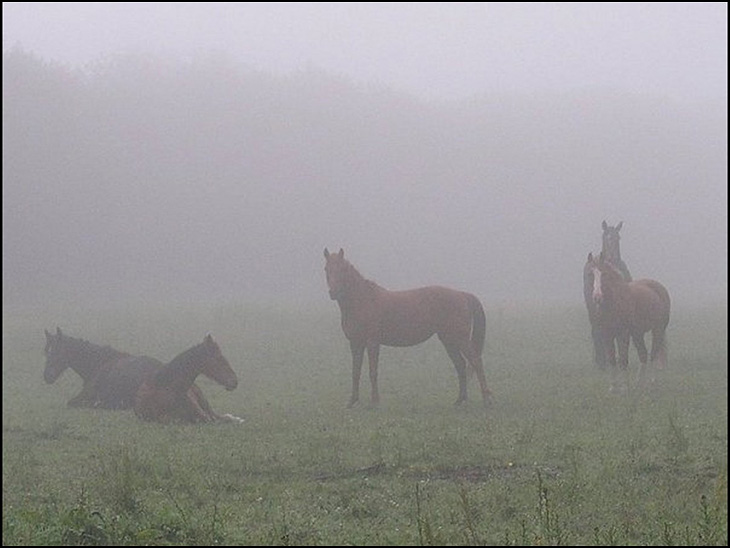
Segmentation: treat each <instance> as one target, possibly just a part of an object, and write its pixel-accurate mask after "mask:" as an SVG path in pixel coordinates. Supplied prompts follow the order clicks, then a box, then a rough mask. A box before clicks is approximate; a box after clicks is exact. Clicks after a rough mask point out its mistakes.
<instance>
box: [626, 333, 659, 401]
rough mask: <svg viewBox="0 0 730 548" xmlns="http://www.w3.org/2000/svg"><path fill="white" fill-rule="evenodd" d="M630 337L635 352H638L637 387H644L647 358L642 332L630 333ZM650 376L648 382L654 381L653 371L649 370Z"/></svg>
mask: <svg viewBox="0 0 730 548" xmlns="http://www.w3.org/2000/svg"><path fill="white" fill-rule="evenodd" d="M631 338H632V340H633V341H634V346H635V347H636V352H637V353H638V354H639V388H644V385H645V383H646V372H647V368H648V366H647V358H648V352H647V351H646V343H645V342H644V335H643V333H638V332H636V333H632V334H631ZM649 374H650V378H649V382H652V383H653V382H654V378H653V377H654V373H653V371H650V372H649Z"/></svg>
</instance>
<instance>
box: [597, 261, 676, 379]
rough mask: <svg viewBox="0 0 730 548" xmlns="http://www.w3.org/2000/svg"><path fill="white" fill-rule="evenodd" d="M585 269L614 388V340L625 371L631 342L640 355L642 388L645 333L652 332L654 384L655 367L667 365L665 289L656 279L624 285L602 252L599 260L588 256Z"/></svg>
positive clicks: (623, 280) (645, 366) (620, 362)
mask: <svg viewBox="0 0 730 548" xmlns="http://www.w3.org/2000/svg"><path fill="white" fill-rule="evenodd" d="M586 270H590V272H591V273H592V275H593V291H592V294H591V297H592V300H593V303H594V304H595V306H596V322H597V326H598V329H599V332H600V335H601V338H602V340H603V343H604V349H605V352H606V359H607V361H608V364H609V365H610V366H611V367H612V369H613V374H614V380H613V386H614V387H616V376H617V374H618V371H617V368H616V347H615V345H614V341H616V342H617V343H618V355H619V360H618V363H619V367H620V368H621V370H622V371H624V372H628V364H629V340H630V339H632V340H633V341H634V346H635V347H636V350H637V352H638V353H639V360H640V362H641V365H640V367H639V385H640V386H643V384H644V382H645V376H646V371H645V370H646V368H647V350H646V344H645V343H644V334H645V333H646V332H647V331H651V333H652V343H651V365H652V370H651V373H650V374H651V379H650V380H652V381H653V380H654V379H653V377H654V371H653V366H654V364H655V363H656V364H657V366H658V367H659V368H664V367H665V366H666V363H667V351H666V329H667V325H668V324H669V311H670V307H671V303H670V298H669V293H668V292H667V290H666V288H665V287H664V286H663V285H662V284H660V283H659V282H657V281H655V280H636V281H631V282H627V281H626V280H625V279H624V278H623V275H622V273H621V272H620V271H619V269H618V268H617V267H616V266H614V264H613V263H611V262H609V261H608V260H606V258H605V257H604V255H603V253H601V255H600V256H599V257H598V259H596V258H594V257H593V254H592V253H589V254H588V260H587V262H586V266H585V269H584V272H585V271H586Z"/></svg>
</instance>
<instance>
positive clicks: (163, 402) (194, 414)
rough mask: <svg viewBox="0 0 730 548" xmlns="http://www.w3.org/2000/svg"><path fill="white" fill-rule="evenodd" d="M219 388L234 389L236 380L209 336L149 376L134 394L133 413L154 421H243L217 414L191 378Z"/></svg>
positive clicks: (231, 416)
mask: <svg viewBox="0 0 730 548" xmlns="http://www.w3.org/2000/svg"><path fill="white" fill-rule="evenodd" d="M201 373H202V374H203V375H205V376H206V377H208V378H210V379H212V380H214V381H216V382H217V383H219V384H221V385H223V386H224V387H225V388H226V390H233V389H234V388H236V387H237V386H238V377H237V376H236V373H235V372H234V371H233V369H231V366H230V364H229V363H228V360H226V358H225V357H224V356H223V354H222V353H221V351H220V348H219V347H218V344H217V343H216V342H215V341H214V340H213V337H211V336H210V335H208V336H206V337H205V339H204V340H203V342H202V343H200V344H198V345H196V346H193V347H192V348H189V349H188V350H186V351H185V352H182V353H181V354H179V355H178V356H176V357H175V358H174V359H173V360H172V361H171V362H170V363H168V364H167V365H163V366H162V367H160V368H159V369H158V370H157V371H155V372H153V373H152V374H151V375H149V376H148V377H147V378H146V379H145V380H144V382H143V383H142V386H140V388H139V390H138V391H137V398H136V401H135V404H134V412H135V414H136V415H137V416H138V417H140V418H141V419H144V420H148V421H157V422H163V423H167V422H172V421H180V422H213V421H218V420H229V421H237V422H243V421H242V419H239V418H238V417H234V416H233V415H219V414H217V413H216V412H215V411H213V409H212V408H211V407H210V404H209V403H208V401H207V400H206V399H205V398H204V397H203V395H202V392H201V391H200V388H198V386H197V385H196V384H195V379H196V378H197V377H198V375H200V374H201Z"/></svg>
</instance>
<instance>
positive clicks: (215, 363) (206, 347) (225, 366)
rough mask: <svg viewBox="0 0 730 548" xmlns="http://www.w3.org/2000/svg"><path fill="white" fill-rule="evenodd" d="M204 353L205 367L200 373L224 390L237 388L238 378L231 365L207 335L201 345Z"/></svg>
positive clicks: (216, 344)
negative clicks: (220, 385)
mask: <svg viewBox="0 0 730 548" xmlns="http://www.w3.org/2000/svg"><path fill="white" fill-rule="evenodd" d="M201 346H202V349H203V352H204V359H205V365H204V366H203V369H202V373H203V375H205V376H206V377H208V378H209V379H212V380H214V381H216V382H218V383H220V384H222V385H223V386H224V387H225V389H226V390H233V389H234V388H236V387H237V386H238V377H237V376H236V372H235V371H233V369H232V368H231V364H229V363H228V360H227V359H226V358H225V357H224V356H223V354H222V353H221V349H220V347H219V346H218V343H216V342H215V341H214V340H213V337H212V336H211V335H210V334H208V335H206V337H205V339H204V340H203V343H202V345H201Z"/></svg>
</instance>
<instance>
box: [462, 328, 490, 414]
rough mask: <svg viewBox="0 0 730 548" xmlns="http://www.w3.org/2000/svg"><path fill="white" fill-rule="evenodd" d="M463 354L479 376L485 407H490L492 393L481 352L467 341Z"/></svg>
mask: <svg viewBox="0 0 730 548" xmlns="http://www.w3.org/2000/svg"><path fill="white" fill-rule="evenodd" d="M461 353H462V354H463V355H464V357H465V358H466V361H467V362H468V363H469V365H470V366H471V368H472V370H473V371H474V372H475V373H476V374H477V379H478V380H479V388H481V390H482V401H483V402H484V406H485V407H488V406H489V405H490V403H491V395H492V392H491V391H490V390H489V388H487V379H486V377H485V376H484V364H483V363H482V357H481V356H480V355H479V352H478V351H477V350H475V349H474V347H473V346H472V343H471V341H469V340H467V341H464V343H463V344H462V345H461Z"/></svg>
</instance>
